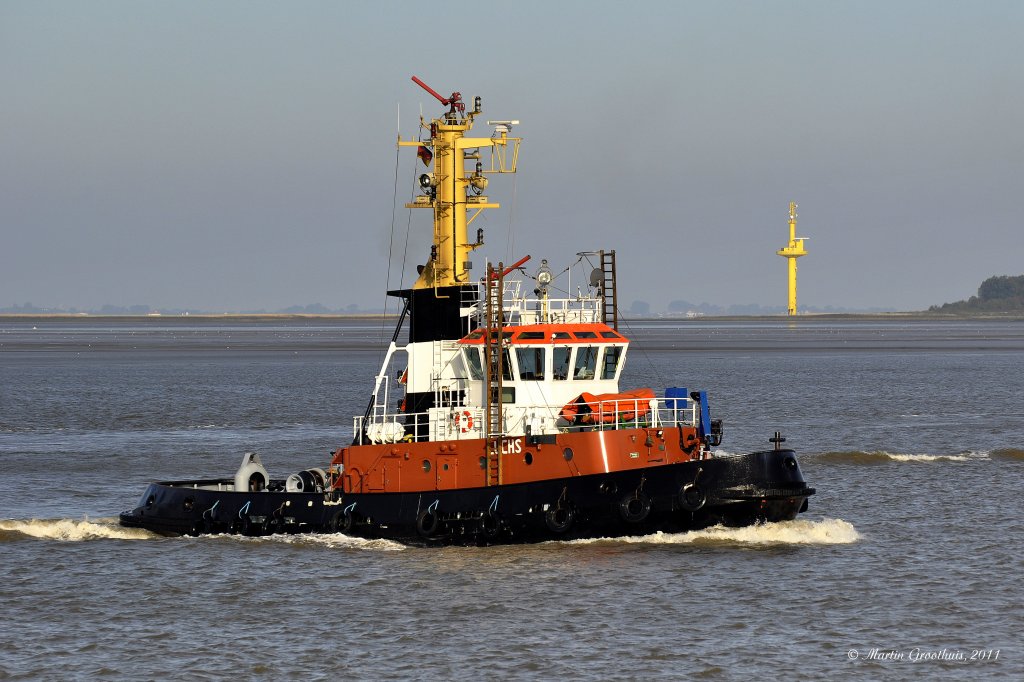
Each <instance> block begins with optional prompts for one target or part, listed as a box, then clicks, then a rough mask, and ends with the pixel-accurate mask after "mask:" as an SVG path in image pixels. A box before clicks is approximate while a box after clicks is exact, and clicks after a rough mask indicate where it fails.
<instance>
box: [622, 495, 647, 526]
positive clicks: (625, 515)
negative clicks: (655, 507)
mask: <svg viewBox="0 0 1024 682" xmlns="http://www.w3.org/2000/svg"><path fill="white" fill-rule="evenodd" d="M619 514H620V515H621V516H622V520H623V521H626V522H627V523H641V522H642V521H645V520H646V519H647V517H648V516H650V514H651V498H649V497H647V495H644V494H643V493H641V492H639V491H638V492H635V493H630V494H629V495H626V496H625V497H623V498H622V501H621V502H619Z"/></svg>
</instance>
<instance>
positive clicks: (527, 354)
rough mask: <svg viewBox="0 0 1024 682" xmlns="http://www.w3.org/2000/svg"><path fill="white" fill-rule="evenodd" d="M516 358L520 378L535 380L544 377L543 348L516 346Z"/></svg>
mask: <svg viewBox="0 0 1024 682" xmlns="http://www.w3.org/2000/svg"><path fill="white" fill-rule="evenodd" d="M516 360H518V361H519V378H520V379H522V380H524V381H536V380H538V379H543V378H544V349H543V348H521V347H520V348H516Z"/></svg>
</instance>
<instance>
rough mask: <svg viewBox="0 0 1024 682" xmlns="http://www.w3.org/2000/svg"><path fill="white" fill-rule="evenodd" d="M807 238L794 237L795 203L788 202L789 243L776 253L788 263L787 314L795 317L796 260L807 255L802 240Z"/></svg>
mask: <svg viewBox="0 0 1024 682" xmlns="http://www.w3.org/2000/svg"><path fill="white" fill-rule="evenodd" d="M806 239H807V237H797V236H796V202H794V201H791V202H789V243H788V244H786V245H785V246H784V247H782V248H781V249H779V250H778V251H776V252H775V253H777V254H778V255H780V256H782V257H783V258H785V259H786V260H787V261H788V263H789V305H788V306H787V310H786V312H787V314H789V315H796V259H797V258H799V257H800V256H806V255H807V249H805V248H804V240H806Z"/></svg>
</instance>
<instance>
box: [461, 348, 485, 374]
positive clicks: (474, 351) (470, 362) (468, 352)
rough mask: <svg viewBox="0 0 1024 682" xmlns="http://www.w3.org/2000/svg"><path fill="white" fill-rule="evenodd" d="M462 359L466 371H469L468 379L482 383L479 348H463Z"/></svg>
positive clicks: (482, 369)
mask: <svg viewBox="0 0 1024 682" xmlns="http://www.w3.org/2000/svg"><path fill="white" fill-rule="evenodd" d="M462 357H463V358H464V359H465V361H466V369H468V370H469V378H470V379H472V380H473V381H483V378H484V366H483V365H482V364H481V363H480V348H477V347H472V348H463V349H462Z"/></svg>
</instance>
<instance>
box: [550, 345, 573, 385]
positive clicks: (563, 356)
mask: <svg viewBox="0 0 1024 682" xmlns="http://www.w3.org/2000/svg"><path fill="white" fill-rule="evenodd" d="M571 354H572V348H571V347H570V346H558V347H556V348H555V349H554V362H553V363H552V371H553V372H554V378H555V379H556V380H558V381H561V380H563V379H568V378H569V357H570V355H571Z"/></svg>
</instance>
